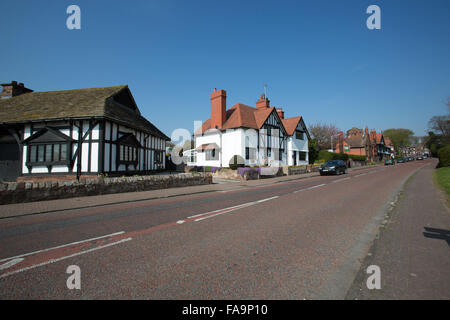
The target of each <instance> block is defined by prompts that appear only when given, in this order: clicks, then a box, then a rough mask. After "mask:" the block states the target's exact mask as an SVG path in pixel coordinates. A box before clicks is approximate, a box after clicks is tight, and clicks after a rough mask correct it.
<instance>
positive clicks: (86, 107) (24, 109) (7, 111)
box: [0, 85, 169, 140]
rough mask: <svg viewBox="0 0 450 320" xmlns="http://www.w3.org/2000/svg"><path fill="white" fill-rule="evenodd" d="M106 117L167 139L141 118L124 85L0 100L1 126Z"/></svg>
mask: <svg viewBox="0 0 450 320" xmlns="http://www.w3.org/2000/svg"><path fill="white" fill-rule="evenodd" d="M85 118H106V119H109V120H113V121H117V122H119V123H123V124H125V125H128V126H130V127H133V128H138V129H140V130H142V131H145V132H149V133H152V134H154V135H156V136H159V137H161V138H163V139H166V140H169V138H168V137H167V136H166V135H165V134H164V133H162V132H161V131H160V130H159V129H158V128H156V127H155V126H154V125H153V124H152V123H150V121H148V120H147V119H145V118H144V117H142V116H141V114H140V112H139V108H138V107H137V105H136V103H135V101H134V99H133V96H132V94H131V92H130V90H129V88H128V86H127V85H121V86H113V87H101V88H88V89H74V90H63V91H47V92H30V93H26V94H21V95H18V96H15V97H11V98H9V99H1V100H0V123H2V124H7V123H23V122H34V121H48V120H68V119H85Z"/></svg>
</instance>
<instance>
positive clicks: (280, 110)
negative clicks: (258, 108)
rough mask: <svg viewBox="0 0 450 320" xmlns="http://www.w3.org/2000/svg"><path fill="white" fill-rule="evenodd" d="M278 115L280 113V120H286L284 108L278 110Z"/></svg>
mask: <svg viewBox="0 0 450 320" xmlns="http://www.w3.org/2000/svg"><path fill="white" fill-rule="evenodd" d="M277 113H278V116H279V117H280V119H284V111H283V109H282V108H278V109H277Z"/></svg>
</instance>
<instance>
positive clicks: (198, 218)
mask: <svg viewBox="0 0 450 320" xmlns="http://www.w3.org/2000/svg"><path fill="white" fill-rule="evenodd" d="M277 198H279V196H275V197H271V198H266V199H262V200H258V201H252V202H247V203H243V204H239V205H237V206H232V207H228V208H225V209H218V210H214V211H210V212H205V213H200V214H196V215H193V216H190V217H188V219H194V221H195V222H199V221H202V220H205V219H208V218H212V217H216V216H218V215H221V214H225V213H229V212H232V211H235V210H239V209H242V208H246V207H250V206H254V205H256V204H259V203H263V202H266V201H270V200H273V199H277ZM180 222H181V221H180Z"/></svg>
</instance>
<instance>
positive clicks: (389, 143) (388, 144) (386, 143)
mask: <svg viewBox="0 0 450 320" xmlns="http://www.w3.org/2000/svg"><path fill="white" fill-rule="evenodd" d="M384 144H385V145H387V146H389V147H393V146H394V144H393V143H392V140H391V138H389V137H384Z"/></svg>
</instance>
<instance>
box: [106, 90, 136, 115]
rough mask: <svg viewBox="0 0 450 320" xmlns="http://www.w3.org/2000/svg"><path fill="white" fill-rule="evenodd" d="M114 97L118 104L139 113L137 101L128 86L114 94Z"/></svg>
mask: <svg viewBox="0 0 450 320" xmlns="http://www.w3.org/2000/svg"><path fill="white" fill-rule="evenodd" d="M112 99H113V101H114V102H117V103H118V104H120V105H122V106H124V107H126V108H128V109H130V110H133V111H135V112H136V113H138V114H139V109H138V107H137V105H136V102H135V101H134V98H133V95H132V94H131V92H130V90H129V89H128V88H125V89H124V90H121V91H119V92H118V93H116V94H115V95H113V96H112Z"/></svg>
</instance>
